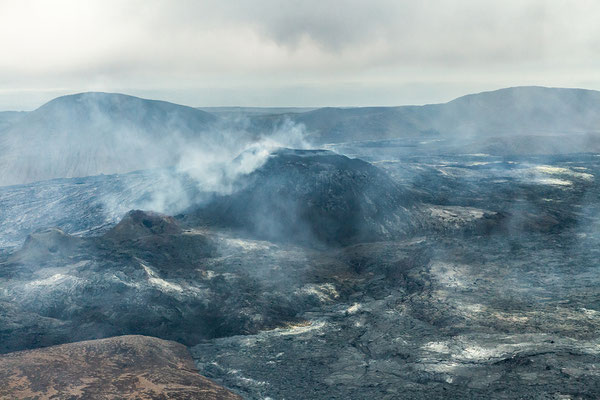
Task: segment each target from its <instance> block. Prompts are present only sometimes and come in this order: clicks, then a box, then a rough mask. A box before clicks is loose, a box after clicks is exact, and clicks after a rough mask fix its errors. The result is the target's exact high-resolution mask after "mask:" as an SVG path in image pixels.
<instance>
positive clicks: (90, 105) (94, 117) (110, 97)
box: [0, 87, 600, 185]
mask: <svg viewBox="0 0 600 400" xmlns="http://www.w3.org/2000/svg"><path fill="white" fill-rule="evenodd" d="M206 110H210V111H212V112H213V113H210V112H206V111H202V110H201V109H197V108H192V107H187V106H182V105H177V104H173V103H168V102H164V101H156V100H146V99H141V98H137V97H133V96H128V95H123V94H115V93H100V92H90V93H80V94H75V95H69V96H63V97H59V98H56V99H54V100H52V101H50V102H48V103H46V104H44V105H43V106H41V107H40V108H38V109H37V110H35V111H32V112H28V113H15V112H3V113H0V169H1V170H2V171H5V173H4V174H2V175H1V176H0V185H11V184H19V183H27V182H33V181H40V180H46V179H51V178H65V177H79V176H89V175H98V174H102V173H104V174H110V173H123V172H129V171H133V170H140V169H150V168H156V167H165V166H171V165H174V164H176V163H177V160H178V158H179V157H180V155H181V153H182V151H185V149H186V148H187V147H189V145H190V143H194V142H195V141H201V140H203V139H204V138H206V137H207V136H209V135H211V134H214V133H215V132H218V131H219V128H218V126H216V125H215V124H217V123H219V122H226V123H227V124H228V125H226V126H227V129H229V131H231V132H237V131H239V132H242V133H244V134H245V133H249V134H250V135H251V136H253V137H263V136H265V135H269V134H270V133H272V132H276V131H278V130H280V128H281V127H282V126H284V127H285V126H287V125H286V124H289V123H290V122H291V123H292V126H293V125H294V124H297V125H302V126H304V128H305V131H306V139H307V140H308V141H309V142H310V143H311V144H312V145H314V146H315V147H320V146H323V145H324V144H328V143H344V142H352V141H365V140H386V139H402V138H422V137H424V138H427V139H444V140H446V141H447V142H448V143H447V144H450V145H449V146H447V147H445V148H444V149H443V151H447V149H449V150H448V151H452V152H455V151H469V152H490V153H493V154H516V153H519V154H532V153H540V154H548V153H561V152H563V153H564V152H589V151H600V92H598V91H594V90H585V89H560V88H545V87H514V88H507V89H500V90H496V91H491V92H483V93H477V94H470V95H466V96H463V97H459V98H457V99H455V100H452V101H450V102H448V103H443V104H429V105H423V106H399V107H360V108H333V107H327V108H318V109H312V110H310V109H305V108H304V109H303V108H285V107H281V108H266V109H261V108H256V107H225V108H207V109H206ZM307 110H310V111H307ZM240 117H241V118H240ZM231 140H239V138H237V137H232V138H231ZM563 143H564V145H563ZM427 151H429V150H427Z"/></svg>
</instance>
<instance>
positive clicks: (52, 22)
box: [0, 0, 600, 110]
mask: <svg viewBox="0 0 600 400" xmlns="http://www.w3.org/2000/svg"><path fill="white" fill-rule="evenodd" d="M599 20H600V1H597V0H502V1H499V0H495V1H488V0H452V1H451V0H446V1H443V0H438V1H430V0H419V1H415V0H410V1H405V0H390V1H388V0H365V1H357V0H345V1H342V0H316V1H313V0H305V1H297V0H286V1H284V0H279V1H276V0H252V1H246V0H237V1H223V0H196V1H185V0H143V1H142V0H85V1H82V0H52V1H51V0H46V1H41V0H38V1H36V0H0V110H31V109H35V108H37V107H38V106H40V105H41V104H43V103H44V102H46V101H48V100H50V99H52V98H54V97H57V96H60V95H64V94H68V93H78V92H84V91H104V92H121V93H127V94H132V95H136V96H140V97H147V98H155V99H162V100H168V101H172V102H176V103H181V104H186V105H191V106H233V105H239V106H303V107H307V106H308V107H309V106H315V107H317V106H369V105H404V104H426V103H436V102H445V101H448V100H451V99H453V98H455V97H458V96H461V95H464V94H467V93H474V92H481V91H485V90H493V89H498V88H502V87H508V86H521V85H541V86H555V87H581V88H588V89H599V90H600V23H598V21H599Z"/></svg>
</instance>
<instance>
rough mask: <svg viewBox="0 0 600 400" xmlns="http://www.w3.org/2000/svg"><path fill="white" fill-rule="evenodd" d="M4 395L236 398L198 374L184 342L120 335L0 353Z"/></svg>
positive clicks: (1, 393) (0, 381)
mask: <svg viewBox="0 0 600 400" xmlns="http://www.w3.org/2000/svg"><path fill="white" fill-rule="evenodd" d="M0 397H2V398H4V399H34V398H35V399H53V398H60V399H116V398H119V399H125V398H128V399H129V398H131V399H133V398H135V399H157V400H158V399H206V400H227V399H231V400H233V399H240V397H239V396H237V395H235V394H233V393H231V392H229V391H227V390H225V389H223V388H222V387H220V386H218V385H216V384H215V383H213V382H211V381H210V380H208V379H206V378H204V377H202V376H200V375H198V373H197V372H196V370H195V368H194V363H193V361H192V359H191V357H190V355H189V352H188V350H187V349H186V348H185V346H182V345H181V344H179V343H175V342H168V341H165V340H160V339H156V338H151V337H146V336H119V337H115V338H110V339H101V340H94V341H87V342H78V343H70V344H64V345H60V346H53V347H47V348H44V349H37V350H29V351H22V352H16V353H9V354H4V355H1V356H0Z"/></svg>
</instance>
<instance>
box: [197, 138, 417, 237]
mask: <svg viewBox="0 0 600 400" xmlns="http://www.w3.org/2000/svg"><path fill="white" fill-rule="evenodd" d="M240 186H241V188H240V189H239V190H237V191H236V192H234V193H233V194H231V195H226V196H219V197H217V198H215V199H214V200H213V201H212V202H211V203H209V204H207V205H203V206H202V207H201V208H200V209H198V210H196V211H195V212H194V213H191V215H189V216H188V217H187V218H186V222H187V223H188V224H191V225H198V224H208V225H211V226H222V227H231V228H235V229H239V230H243V231H245V232H247V233H249V234H251V235H252V236H254V237H259V238H263V239H267V240H272V241H292V242H296V243H303V244H315V243H321V244H327V245H340V244H342V245H344V244H350V243H356V242H361V241H374V240H381V239H384V238H390V237H397V236H402V235H404V234H405V233H406V232H407V231H408V230H409V229H410V227H411V220H410V216H409V213H408V210H407V207H410V206H411V205H412V204H413V203H414V201H415V199H414V198H413V197H412V196H411V193H410V192H408V191H405V190H402V189H401V188H400V187H399V186H398V185H397V184H396V183H395V182H394V181H393V180H391V179H390V177H389V176H388V175H387V174H386V173H385V172H383V171H382V170H380V169H379V168H377V167H374V166H373V165H371V164H369V163H367V162H364V161H362V160H360V159H351V158H348V157H345V156H342V155H339V154H335V153H333V152H329V151H323V150H292V149H280V150H278V151H276V152H274V153H273V154H271V155H270V156H269V158H268V159H267V161H266V163H265V164H264V165H263V166H262V167H260V168H259V169H257V170H256V171H254V172H253V173H251V174H250V175H248V176H247V177H244V178H243V179H242V180H241V183H240Z"/></svg>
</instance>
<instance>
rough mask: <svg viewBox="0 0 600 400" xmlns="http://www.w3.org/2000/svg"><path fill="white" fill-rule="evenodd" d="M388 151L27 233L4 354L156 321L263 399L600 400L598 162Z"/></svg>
mask: <svg viewBox="0 0 600 400" xmlns="http://www.w3.org/2000/svg"><path fill="white" fill-rule="evenodd" d="M391 155H392V154H383V155H382V156H381V158H379V159H377V158H375V157H374V156H373V154H371V153H370V155H369V159H370V161H372V163H366V162H363V161H360V160H352V159H350V158H346V157H342V156H338V155H334V154H332V153H329V152H296V151H288V150H286V151H282V152H281V153H279V154H275V155H274V156H273V157H271V158H270V159H268V161H267V162H266V163H265V164H264V165H263V166H262V167H261V168H259V169H257V170H256V171H255V172H253V173H252V174H250V175H248V176H246V178H247V180H246V181H244V182H243V183H242V184H240V187H239V188H238V190H237V191H234V192H233V193H232V194H231V195H228V196H221V197H219V198H216V199H215V200H214V202H212V203H208V204H207V205H205V208H197V209H194V210H190V211H189V212H187V213H184V214H182V215H179V216H177V217H169V216H166V215H161V214H157V213H153V212H145V211H132V212H130V213H129V214H126V215H125V217H124V218H123V219H122V220H121V222H120V223H119V224H117V225H115V226H113V227H112V228H110V229H106V230H105V233H104V234H103V235H101V236H96V237H81V236H74V235H72V234H71V233H70V232H69V230H68V229H67V228H66V227H64V229H62V230H61V229H49V230H41V231H38V232H37V233H32V234H31V235H30V236H29V238H28V239H26V240H25V244H24V245H23V246H22V248H21V249H19V250H16V251H12V250H11V251H5V252H4V253H1V254H0V284H1V286H0V287H1V289H2V290H0V346H1V348H0V351H2V352H5V353H6V352H11V351H15V350H20V349H27V348H37V347H42V346H48V345H53V344H59V343H65V342H70V341H74V340H86V339H94V338H101V337H108V336H114V335H122V334H144V335H152V336H157V337H161V338H165V339H171V340H176V341H178V342H180V343H184V344H186V345H188V346H190V347H191V348H192V353H193V357H194V359H195V362H196V366H197V368H198V369H199V370H200V372H201V374H202V375H204V376H207V377H208V378H210V379H213V380H215V381H216V382H217V383H219V384H222V385H223V386H225V387H227V388H230V389H231V390H234V391H235V392H237V393H239V394H240V395H242V396H244V397H246V398H251V399H262V398H267V397H270V398H274V399H280V398H286V399H303V398H340V399H341V398H343V399H346V398H359V399H360V398H407V399H411V398H510V399H512V398H534V399H536V398H539V399H548V398H550V399H561V398H574V399H577V398H580V399H593V398H597V397H598V395H599V394H600V386H599V382H600V374H599V373H598V371H599V369H600V336H599V334H598V332H600V302H599V299H600V296H599V289H598V288H599V287H600V286H599V284H600V282H599V279H600V278H598V277H599V276H600V275H598V273H597V269H598V260H599V259H600V234H599V232H600V213H599V211H600V207H599V205H600V187H599V186H598V181H597V176H600V175H599V174H600V157H597V156H596V155H593V154H579V155H571V156H561V157H537V156H536V157H514V158H503V157H491V156H487V155H463V156H436V157H428V158H423V157H419V156H414V157H412V158H410V157H408V158H402V159H399V158H398V157H397V158H396V159H393V157H390V156H391ZM402 157H404V156H402ZM269 180H271V181H272V183H269ZM269 185H270V186H269ZM15 190H17V189H16V188H11V190H10V196H13V197H12V198H15V196H16V197H17V198H18V196H17V195H16V194H15ZM23 190H25V188H24V189H23ZM384 192H385V193H384ZM0 193H1V192H0ZM386 193H387V195H386ZM269 194H270V195H271V196H269ZM288 194H289V195H288ZM255 199H260V200H255ZM294 199H301V200H302V201H301V202H299V203H298V207H296V208H293V207H290V208H282V209H277V208H276V207H275V204H276V203H277V202H278V201H280V202H281V203H282V204H288V203H289V202H292V203H293V201H294ZM5 201H8V200H5ZM363 203H364V204H363ZM357 204H360V207H358V208H355V207H354V206H355V205H357ZM261 207H264V208H262V210H263V211H264V212H263V217H264V220H265V221H268V222H269V223H272V221H283V222H284V223H283V224H280V225H278V229H279V230H276V231H275V232H277V234H276V235H273V234H272V235H271V236H269V234H268V231H262V230H261V229H259V228H260V226H259V225H256V224H255V222H254V221H253V220H252V219H250V217H251V215H252V211H256V210H261ZM207 210H210V212H209V211H207ZM311 210H312V211H311ZM313 211H314V212H315V213H317V214H315V215H316V216H315V217H314V218H312V217H311V216H312V215H313V214H311V212H313ZM351 214H358V215H359V216H360V218H359V219H353V218H351ZM327 218H329V219H327ZM292 219H293V221H295V222H298V224H299V225H301V226H303V229H302V231H301V232H302V235H300V234H297V232H296V231H295V230H294V228H292V227H289V226H287V224H290V225H291V224H292V222H290V221H292ZM323 219H324V220H328V221H329V225H330V226H328V229H325V230H321V229H320V228H319V226H318V225H316V223H317V222H318V220H323ZM389 221H399V226H394V224H392V223H389ZM355 224H358V226H356V225H355ZM352 225H354V226H352ZM382 227H383V228H385V230H383V228H382ZM349 228H351V229H349ZM319 232H323V233H321V236H319V235H320V233H319ZM348 232H349V233H348ZM342 233H344V234H343V235H342ZM346 233H348V234H346ZM307 235H308V236H307ZM328 235H332V236H328ZM335 235H340V237H341V238H343V239H344V240H343V241H335V240H329V239H328V237H330V238H331V237H334V236H335ZM307 237H308V238H310V240H307Z"/></svg>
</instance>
